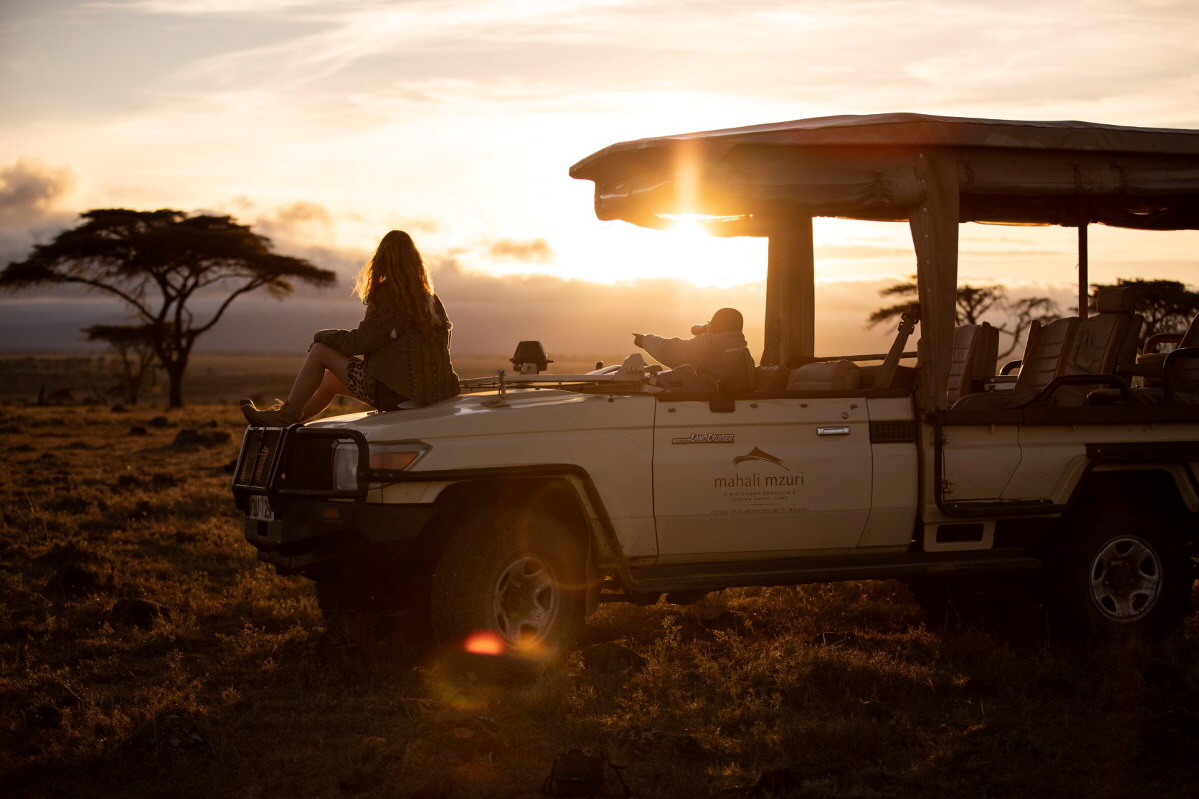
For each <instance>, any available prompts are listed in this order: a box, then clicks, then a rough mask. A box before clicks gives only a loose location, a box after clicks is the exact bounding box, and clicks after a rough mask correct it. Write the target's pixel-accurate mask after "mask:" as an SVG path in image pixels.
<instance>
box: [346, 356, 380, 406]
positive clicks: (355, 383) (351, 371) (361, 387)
mask: <svg viewBox="0 0 1199 799" xmlns="http://www.w3.org/2000/svg"><path fill="white" fill-rule="evenodd" d="M362 367H363V361H362V358H361V357H353V358H351V359H350V362H349V364H347V365H346V388H348V389H349V390H350V393H351V394H353V395H354V398H355V399H358V400H361V401H363V402H365V403H366V404H367V405H370V406H371V407H372V408H373V407H374V405H375V398H374V397H372V396H370V394H368V393H367V391H366V374H365V373H364V372H363V370H362Z"/></svg>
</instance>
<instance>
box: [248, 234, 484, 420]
mask: <svg viewBox="0 0 1199 799" xmlns="http://www.w3.org/2000/svg"><path fill="white" fill-rule="evenodd" d="M354 293H355V294H356V295H358V298H359V299H361V300H362V302H363V304H364V305H365V306H366V313H365V316H364V318H363V320H362V322H361V323H360V324H359V325H358V327H356V328H355V329H353V330H320V331H317V333H316V334H315V335H314V336H313V341H312V344H311V345H309V347H308V357H307V358H306V359H305V360H304V364H303V366H301V367H300V371H299V374H297V375H296V379H295V383H294V384H293V385H292V388H291V392H290V393H289V394H288V395H287V399H286V400H281V401H276V403H275V404H274V405H272V406H270V407H267V408H258V407H256V406H255V405H254V403H253V402H251V401H250V400H248V399H244V400H242V401H241V409H242V413H243V414H244V415H245V417H246V421H248V422H249V423H250V424H253V425H263V426H271V427H285V426H287V425H291V424H296V423H297V422H304V421H307V420H309V419H312V418H314V417H315V416H317V415H318V414H320V413H321V411H323V410H324V409H325V408H326V407H327V406H328V405H329V403H330V402H332V401H333V398H334V397H335V396H337V395H338V394H343V395H346V396H351V397H354V398H356V399H359V400H361V401H362V402H365V403H366V404H368V405H370V406H371V407H373V408H377V409H378V410H381V411H388V410H394V409H397V408H416V407H420V406H421V405H428V404H430V403H433V402H438V401H439V400H443V399H448V398H450V397H453V396H456V395H457V394H458V392H459V391H460V390H461V389H460V387H459V384H458V375H457V374H455V373H454V366H453V364H452V363H450V328H451V325H450V319H449V316H448V315H447V314H446V311H445V308H444V307H443V306H442V304H441V300H439V299H438V298H437V295H436V294H434V293H433V285H432V282H431V281H430V279H429V272H428V270H427V269H426V268H425V264H424V261H423V260H422V259H421V256H420V252H418V251H417V249H416V245H415V244H414V243H413V242H412V237H411V236H409V235H408V234H407V233H405V232H403V231H401V230H393V231H391V232H390V233H388V234H387V235H386V236H384V237H383V240H382V241H380V242H379V246H378V249H376V250H375V254H374V255H373V256H372V257H371V259H370V260H369V261H367V263H366V264H365V265H364V266H363V267H362V270H361V271H360V272H359V273H358V278H357V280H356V281H355V286H354Z"/></svg>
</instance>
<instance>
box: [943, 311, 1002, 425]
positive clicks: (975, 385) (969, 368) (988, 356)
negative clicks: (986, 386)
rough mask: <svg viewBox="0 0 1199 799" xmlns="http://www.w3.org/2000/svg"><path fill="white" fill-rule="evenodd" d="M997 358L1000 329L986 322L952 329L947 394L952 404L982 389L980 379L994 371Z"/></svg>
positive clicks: (985, 377)
mask: <svg viewBox="0 0 1199 799" xmlns="http://www.w3.org/2000/svg"><path fill="white" fill-rule="evenodd" d="M998 360H999V331H998V330H996V329H995V328H994V327H992V326H991V325H990V324H988V323H987V322H983V323H982V324H981V325H961V326H960V327H958V328H956V329H955V330H954V331H953V352H952V355H951V361H950V363H949V385H948V387H947V389H946V392H945V393H946V396H947V398H948V400H949V404H950V405H953V404H954V403H955V402H957V401H958V400H959V399H960V398H962V397H963V396H965V395H967V394H974V393H977V392H979V391H982V388H983V382H984V381H985V380H986V379H987V378H988V377H991V376H992V375H994V374H995V362H996V361H998Z"/></svg>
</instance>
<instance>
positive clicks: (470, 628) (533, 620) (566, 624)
mask: <svg viewBox="0 0 1199 799" xmlns="http://www.w3.org/2000/svg"><path fill="white" fill-rule="evenodd" d="M585 574H586V569H585V550H584V548H583V546H582V542H581V541H580V539H579V536H577V535H575V534H574V533H573V532H572V531H571V530H570V529H569V528H567V527H566V526H565V525H564V524H563V523H562V522H560V521H559V520H558V519H556V518H555V517H553V516H551V515H549V514H547V513H544V512H542V511H539V510H535V509H529V508H517V509H504V510H493V511H487V512H479V513H475V514H473V515H471V516H469V517H467V518H466V519H464V520H463V521H462V522H460V523H459V524H458V525H456V527H455V529H454V530H453V531H452V533H451V537H450V540H449V541H448V542H447V544H446V547H445V550H444V551H443V553H442V557H441V561H440V563H439V564H438V567H437V570H436V573H435V574H434V577H433V592H432V602H433V607H432V617H433V632H434V635H435V636H436V637H437V638H438V639H439V640H440V641H442V642H445V643H450V644H453V645H461V646H463V647H464V648H465V649H466V650H467V651H468V652H471V653H473V654H476V655H480V656H491V657H495V658H496V660H497V662H501V663H503V664H504V665H505V666H507V667H509V668H512V669H515V670H522V671H523V670H528V669H530V668H533V667H535V666H537V665H538V664H541V663H545V662H549V661H552V660H554V659H556V658H558V657H559V656H561V655H562V654H563V653H564V652H565V651H566V650H567V649H568V648H569V647H570V646H571V645H572V644H573V643H574V641H575V638H576V637H577V636H578V634H579V630H580V628H581V627H582V624H583V609H584V600H585V596H586V581H585Z"/></svg>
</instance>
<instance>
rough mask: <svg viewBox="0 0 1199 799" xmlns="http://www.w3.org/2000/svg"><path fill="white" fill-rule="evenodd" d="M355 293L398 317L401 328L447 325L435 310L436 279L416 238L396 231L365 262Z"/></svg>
mask: <svg viewBox="0 0 1199 799" xmlns="http://www.w3.org/2000/svg"><path fill="white" fill-rule="evenodd" d="M354 294H356V295H357V296H358V298H359V299H360V300H362V302H363V303H365V304H366V306H367V308H368V309H370V310H375V311H382V312H384V313H388V314H390V315H392V316H394V317H395V318H396V320H397V322H396V326H397V327H398V328H399V329H401V330H432V329H434V328H436V327H439V326H443V325H444V324H445V322H443V321H442V319H441V317H439V316H438V315H437V313H436V311H434V310H433V282H432V281H431V280H430V279H429V271H428V270H427V269H425V262H424V261H423V260H422V259H421V257H420V252H419V251H417V249H416V245H415V244H413V243H412V237H411V236H409V235H408V234H407V233H405V232H404V231H402V230H393V231H391V232H390V233H388V234H387V235H386V236H384V237H383V240H382V241H380V242H379V247H378V249H376V250H375V254H374V255H373V256H371V259H370V260H369V261H367V262H366V264H365V265H363V267H362V269H361V270H360V271H359V272H358V277H357V279H356V280H355V281H354Z"/></svg>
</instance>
